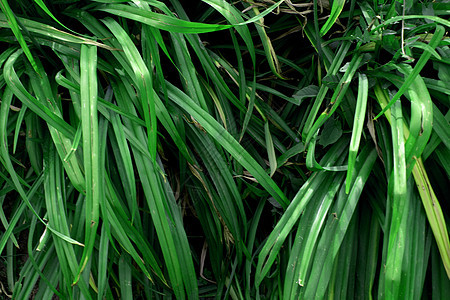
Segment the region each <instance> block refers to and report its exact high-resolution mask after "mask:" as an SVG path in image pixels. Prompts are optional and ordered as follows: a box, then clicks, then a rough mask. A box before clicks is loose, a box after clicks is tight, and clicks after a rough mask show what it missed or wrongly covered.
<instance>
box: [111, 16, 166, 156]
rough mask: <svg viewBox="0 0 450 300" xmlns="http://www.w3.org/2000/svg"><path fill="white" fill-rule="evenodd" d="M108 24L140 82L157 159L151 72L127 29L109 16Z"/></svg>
mask: <svg viewBox="0 0 450 300" xmlns="http://www.w3.org/2000/svg"><path fill="white" fill-rule="evenodd" d="M103 22H104V23H105V25H106V26H108V28H109V29H110V30H111V31H112V33H113V34H114V36H115V37H116V38H117V40H118V41H119V43H120V44H121V46H122V47H123V49H124V51H125V55H126V57H127V59H128V62H129V64H130V65H131V67H132V69H133V72H134V76H135V78H136V82H137V84H138V89H139V96H140V98H141V99H140V100H141V105H142V110H143V112H144V120H145V122H146V126H147V130H148V147H149V151H150V156H151V157H152V159H153V160H155V159H156V144H157V134H158V132H157V122H156V109H155V95H154V91H153V81H152V76H151V73H150V72H149V70H148V68H147V66H146V65H145V63H144V60H143V59H142V57H141V55H140V54H139V52H138V50H137V49H136V47H135V46H134V44H133V42H132V41H131V39H130V37H129V36H128V35H127V33H126V32H125V30H124V29H123V28H122V27H121V26H120V25H119V24H118V23H117V22H116V21H114V20H112V19H110V18H108V19H105V20H103Z"/></svg>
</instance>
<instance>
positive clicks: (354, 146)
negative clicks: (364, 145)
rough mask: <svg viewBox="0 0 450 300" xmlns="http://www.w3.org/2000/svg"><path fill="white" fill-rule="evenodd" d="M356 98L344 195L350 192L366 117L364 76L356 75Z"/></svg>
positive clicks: (365, 81)
mask: <svg viewBox="0 0 450 300" xmlns="http://www.w3.org/2000/svg"><path fill="white" fill-rule="evenodd" d="M358 78H359V85H358V98H357V102H356V112H355V119H354V122H353V130H352V139H351V140H350V149H349V154H348V169H347V179H346V184H345V193H347V194H348V193H349V192H350V183H351V178H352V172H353V168H354V167H355V160H356V155H357V153H358V148H359V142H360V140H361V133H362V129H363V126H364V118H365V115H366V107H367V96H368V90H369V81H368V79H367V76H366V75H365V74H358Z"/></svg>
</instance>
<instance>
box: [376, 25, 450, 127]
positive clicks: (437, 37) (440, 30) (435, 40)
mask: <svg viewBox="0 0 450 300" xmlns="http://www.w3.org/2000/svg"><path fill="white" fill-rule="evenodd" d="M392 19H394V18H392ZM392 19H391V20H392ZM448 23H449V25H450V22H448ZM449 25H447V26H449ZM444 33H445V28H444V27H442V26H440V25H438V26H436V30H435V32H434V34H433V37H432V38H431V40H430V42H429V46H430V47H431V48H432V49H435V48H436V47H437V46H438V45H439V43H440V42H441V40H442V37H443V36H444ZM430 57H431V53H430V52H429V51H424V52H423V53H422V55H421V56H420V58H419V60H418V61H417V63H416V65H415V66H414V69H413V70H412V72H411V73H409V75H408V76H407V77H406V78H405V81H404V83H403V84H402V86H401V87H400V89H399V90H398V92H397V93H396V94H395V95H394V97H392V99H391V100H390V101H389V103H388V105H386V106H385V107H384V108H383V109H382V110H381V112H380V113H379V114H378V115H377V116H376V117H375V120H376V119H378V118H379V117H380V116H382V115H383V114H384V113H385V112H386V111H387V110H388V109H389V108H390V107H391V105H393V104H394V103H395V101H397V100H398V99H400V97H401V96H402V95H403V94H404V93H405V92H406V90H407V89H408V87H409V86H410V85H411V84H412V83H413V81H414V79H415V78H416V77H417V76H418V75H419V73H420V71H422V69H423V67H424V66H425V64H426V63H427V61H428V60H429V59H430Z"/></svg>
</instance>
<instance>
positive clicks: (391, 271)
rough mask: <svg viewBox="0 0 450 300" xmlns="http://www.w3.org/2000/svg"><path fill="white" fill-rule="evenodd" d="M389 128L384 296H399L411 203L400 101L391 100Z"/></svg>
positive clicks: (394, 297) (395, 297) (396, 297)
mask: <svg viewBox="0 0 450 300" xmlns="http://www.w3.org/2000/svg"><path fill="white" fill-rule="evenodd" d="M391 131H392V146H393V149H392V153H393V162H394V166H393V172H392V174H391V176H390V178H389V189H390V190H391V191H392V204H393V207H392V214H391V216H392V217H391V221H390V226H389V241H388V250H387V259H386V273H385V276H386V279H385V295H386V297H387V298H392V299H398V297H399V296H400V289H401V286H400V283H401V272H402V265H403V259H404V254H405V241H406V236H405V235H406V232H405V231H406V228H405V226H406V218H407V215H408V214H407V211H408V209H409V202H410V201H409V199H407V197H406V190H407V189H406V153H405V144H404V136H403V116H402V110H401V104H400V101H397V102H396V103H394V105H393V106H392V108H391ZM388 209H390V208H388Z"/></svg>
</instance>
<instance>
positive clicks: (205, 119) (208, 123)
mask: <svg viewBox="0 0 450 300" xmlns="http://www.w3.org/2000/svg"><path fill="white" fill-rule="evenodd" d="M167 90H168V93H169V98H170V99H171V100H172V101H174V102H175V103H176V104H178V105H179V106H180V107H182V108H183V109H184V110H186V111H187V112H188V113H189V114H191V115H192V116H193V117H194V118H195V119H196V120H197V121H198V122H199V123H200V125H201V126H202V127H203V128H204V129H205V130H206V131H207V132H208V133H209V134H211V136H212V137H213V138H215V139H217V141H218V142H219V143H221V145H222V146H223V147H224V148H225V149H226V150H227V151H228V152H230V154H231V155H233V157H234V158H235V159H236V160H237V161H238V162H239V163H240V164H241V165H242V166H243V167H244V168H246V169H247V170H248V171H249V172H250V173H252V175H253V176H254V177H255V179H256V180H257V181H258V182H259V183H260V184H261V185H262V186H263V187H264V188H265V189H266V190H267V191H268V192H269V193H270V194H271V195H272V196H273V197H274V198H275V199H276V200H277V201H278V202H279V203H280V204H281V205H282V206H284V207H287V205H288V203H289V201H288V200H287V198H286V196H285V195H284V193H283V192H282V191H281V190H280V188H279V187H278V186H277V185H276V184H275V182H274V181H272V180H271V179H270V177H269V176H268V175H267V174H266V173H265V171H264V170H263V169H262V168H261V166H260V165H258V164H257V163H256V161H254V159H253V158H252V157H251V156H250V155H249V154H248V152H247V151H245V149H243V148H242V146H241V145H239V143H238V142H237V141H236V140H235V139H234V138H233V137H232V136H231V135H230V134H229V133H228V132H227V131H226V130H225V128H223V127H222V126H220V124H219V123H217V121H216V120H215V119H213V118H212V117H211V116H210V115H209V114H205V113H204V111H203V110H202V109H201V108H200V107H199V106H198V105H197V104H195V102H194V101H193V100H192V99H190V98H189V97H188V96H187V95H185V94H183V92H181V91H180V90H178V89H177V88H176V87H174V86H172V85H171V84H168V87H167Z"/></svg>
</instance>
